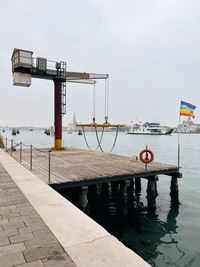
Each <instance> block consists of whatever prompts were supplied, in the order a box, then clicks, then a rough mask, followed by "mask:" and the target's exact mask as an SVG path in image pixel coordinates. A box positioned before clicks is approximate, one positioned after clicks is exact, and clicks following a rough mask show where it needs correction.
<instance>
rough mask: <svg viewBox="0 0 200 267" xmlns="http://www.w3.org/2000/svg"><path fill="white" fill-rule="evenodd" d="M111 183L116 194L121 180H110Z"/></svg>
mask: <svg viewBox="0 0 200 267" xmlns="http://www.w3.org/2000/svg"><path fill="white" fill-rule="evenodd" d="M110 185H111V190H112V193H113V194H114V195H115V194H117V192H118V188H119V182H117V181H114V182H110Z"/></svg>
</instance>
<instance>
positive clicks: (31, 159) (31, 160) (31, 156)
mask: <svg viewBox="0 0 200 267" xmlns="http://www.w3.org/2000/svg"><path fill="white" fill-rule="evenodd" d="M32 163H33V146H32V145H30V170H32Z"/></svg>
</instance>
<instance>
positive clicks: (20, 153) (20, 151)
mask: <svg viewBox="0 0 200 267" xmlns="http://www.w3.org/2000/svg"><path fill="white" fill-rule="evenodd" d="M19 162H22V142H20V150H19Z"/></svg>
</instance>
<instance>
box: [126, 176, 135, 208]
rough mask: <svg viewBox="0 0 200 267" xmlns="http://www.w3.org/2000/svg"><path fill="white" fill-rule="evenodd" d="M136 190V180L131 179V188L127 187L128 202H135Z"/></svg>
mask: <svg viewBox="0 0 200 267" xmlns="http://www.w3.org/2000/svg"><path fill="white" fill-rule="evenodd" d="M134 188H135V183H134V180H133V179H131V180H129V186H127V200H128V203H133V200H134Z"/></svg>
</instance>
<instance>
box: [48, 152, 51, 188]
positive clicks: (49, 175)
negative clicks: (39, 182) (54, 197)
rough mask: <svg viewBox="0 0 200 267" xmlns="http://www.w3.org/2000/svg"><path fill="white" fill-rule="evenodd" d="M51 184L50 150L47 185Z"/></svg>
mask: <svg viewBox="0 0 200 267" xmlns="http://www.w3.org/2000/svg"><path fill="white" fill-rule="evenodd" d="M50 182H51V150H49V170H48V184H50Z"/></svg>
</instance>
